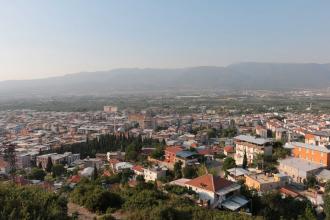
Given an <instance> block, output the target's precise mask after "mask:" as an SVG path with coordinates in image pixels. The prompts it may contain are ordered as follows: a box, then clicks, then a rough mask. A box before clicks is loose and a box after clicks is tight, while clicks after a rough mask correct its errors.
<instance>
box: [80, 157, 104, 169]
mask: <svg viewBox="0 0 330 220" xmlns="http://www.w3.org/2000/svg"><path fill="white" fill-rule="evenodd" d="M103 164H104V163H103V160H102V159H99V158H89V157H87V158H85V159H84V167H96V169H100V168H101V167H102V166H103Z"/></svg>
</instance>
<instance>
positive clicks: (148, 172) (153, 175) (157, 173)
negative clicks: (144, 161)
mask: <svg viewBox="0 0 330 220" xmlns="http://www.w3.org/2000/svg"><path fill="white" fill-rule="evenodd" d="M166 171H167V169H166V168H161V167H153V168H147V169H144V172H143V176H144V180H145V181H146V182H148V181H156V180H158V179H159V178H162V177H166Z"/></svg>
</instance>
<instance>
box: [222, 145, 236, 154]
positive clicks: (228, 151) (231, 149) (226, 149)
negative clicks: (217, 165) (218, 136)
mask: <svg viewBox="0 0 330 220" xmlns="http://www.w3.org/2000/svg"><path fill="white" fill-rule="evenodd" d="M223 153H224V155H226V156H232V155H233V154H234V153H235V149H234V147H233V146H229V145H228V146H225V147H224V148H223Z"/></svg>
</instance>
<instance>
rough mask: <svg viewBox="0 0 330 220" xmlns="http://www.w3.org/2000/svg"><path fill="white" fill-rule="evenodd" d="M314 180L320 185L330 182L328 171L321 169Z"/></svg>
mask: <svg viewBox="0 0 330 220" xmlns="http://www.w3.org/2000/svg"><path fill="white" fill-rule="evenodd" d="M315 177H316V179H317V181H318V182H320V183H326V182H327V181H329V180H330V170H327V169H322V170H320V171H319V172H318V173H317V174H316V175H315Z"/></svg>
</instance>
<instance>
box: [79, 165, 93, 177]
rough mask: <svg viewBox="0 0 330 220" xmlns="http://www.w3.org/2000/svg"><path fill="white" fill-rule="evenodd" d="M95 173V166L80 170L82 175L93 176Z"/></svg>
mask: <svg viewBox="0 0 330 220" xmlns="http://www.w3.org/2000/svg"><path fill="white" fill-rule="evenodd" d="M93 173H94V167H86V168H85V169H83V170H82V171H81V172H80V175H81V176H83V177H86V178H89V179H90V178H92V175H93Z"/></svg>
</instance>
